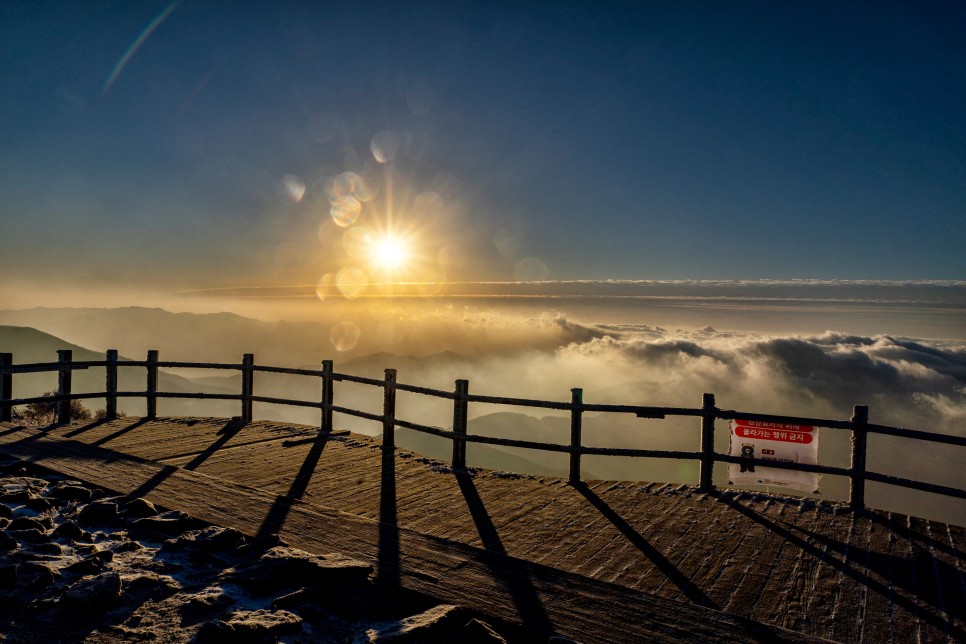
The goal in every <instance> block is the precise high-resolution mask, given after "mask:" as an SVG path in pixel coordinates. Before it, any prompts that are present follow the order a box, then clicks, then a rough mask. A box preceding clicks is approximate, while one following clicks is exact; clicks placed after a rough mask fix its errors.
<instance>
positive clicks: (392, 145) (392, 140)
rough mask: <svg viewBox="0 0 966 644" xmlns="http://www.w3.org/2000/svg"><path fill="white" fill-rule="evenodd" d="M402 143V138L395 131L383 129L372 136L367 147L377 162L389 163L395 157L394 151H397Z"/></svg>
mask: <svg viewBox="0 0 966 644" xmlns="http://www.w3.org/2000/svg"><path fill="white" fill-rule="evenodd" d="M402 144H403V139H402V137H401V136H400V135H399V134H398V133H397V132H394V131H393V130H383V131H382V132H379V133H378V134H376V135H375V136H374V137H372V143H371V144H370V146H369V147H370V149H371V150H372V156H373V157H374V158H375V159H376V161H378V162H379V163H389V162H390V161H392V160H393V159H395V158H396V153H397V152H399V148H400V147H402Z"/></svg>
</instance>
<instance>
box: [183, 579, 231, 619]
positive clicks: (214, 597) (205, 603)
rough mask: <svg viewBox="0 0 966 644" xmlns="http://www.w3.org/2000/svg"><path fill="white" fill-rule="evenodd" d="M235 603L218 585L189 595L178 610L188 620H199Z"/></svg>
mask: <svg viewBox="0 0 966 644" xmlns="http://www.w3.org/2000/svg"><path fill="white" fill-rule="evenodd" d="M234 603H235V600H234V599H232V598H231V597H230V596H229V595H227V594H226V593H225V591H224V590H222V589H221V588H218V587H214V588H206V589H205V590H203V591H202V592H200V593H197V594H195V595H191V596H190V597H189V598H188V600H187V601H186V602H185V603H184V604H182V605H181V608H180V612H181V616H182V618H183V619H185V620H187V621H188V622H199V621H201V620H202V619H207V618H208V617H210V616H211V615H212V613H218V612H221V611H223V610H224V609H226V608H228V607H229V606H231V605H232V604H234Z"/></svg>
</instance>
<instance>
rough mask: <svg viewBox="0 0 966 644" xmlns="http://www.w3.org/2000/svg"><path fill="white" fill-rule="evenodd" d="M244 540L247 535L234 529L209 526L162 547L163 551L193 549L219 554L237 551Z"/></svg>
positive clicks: (188, 533)
mask: <svg viewBox="0 0 966 644" xmlns="http://www.w3.org/2000/svg"><path fill="white" fill-rule="evenodd" d="M244 538H245V535H243V534H242V533H241V532H239V531H238V530H235V529H234V528H219V527H217V526H209V527H207V528H202V529H201V530H189V531H187V532H185V533H184V534H182V535H181V536H179V537H177V538H175V539H169V540H167V541H165V542H164V545H163V546H161V550H176V551H177V550H184V549H185V548H193V549H196V550H200V551H202V552H219V551H223V550H232V549H235V548H236V547H237V546H238V544H239V543H241V541H242V539H244Z"/></svg>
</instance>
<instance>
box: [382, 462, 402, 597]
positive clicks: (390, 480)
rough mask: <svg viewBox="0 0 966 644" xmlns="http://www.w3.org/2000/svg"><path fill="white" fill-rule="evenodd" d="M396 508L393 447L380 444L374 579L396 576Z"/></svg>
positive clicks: (391, 581) (384, 580)
mask: <svg viewBox="0 0 966 644" xmlns="http://www.w3.org/2000/svg"><path fill="white" fill-rule="evenodd" d="M397 521H398V511H397V508H396V454H395V449H393V448H391V447H389V448H387V447H382V474H381V479H380V481H379V535H378V538H379V547H378V550H379V558H378V561H377V562H376V565H377V568H376V579H377V580H378V581H379V582H380V583H384V584H389V585H397V584H398V583H399V577H400V560H399V525H398V524H397Z"/></svg>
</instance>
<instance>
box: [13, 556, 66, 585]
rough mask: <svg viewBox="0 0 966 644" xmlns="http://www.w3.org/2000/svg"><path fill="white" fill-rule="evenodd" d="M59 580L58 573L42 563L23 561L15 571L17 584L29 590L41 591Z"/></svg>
mask: <svg viewBox="0 0 966 644" xmlns="http://www.w3.org/2000/svg"><path fill="white" fill-rule="evenodd" d="M59 578H60V573H59V572H58V571H57V570H54V568H52V567H51V565H50V564H47V563H44V562H42V561H24V562H22V563H21V564H20V565H19V567H18V570H17V582H18V583H20V584H23V585H24V586H26V587H27V588H28V589H30V590H43V589H44V588H47V587H49V586H52V585H53V584H54V582H55V581H57V580H58V579H59Z"/></svg>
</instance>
